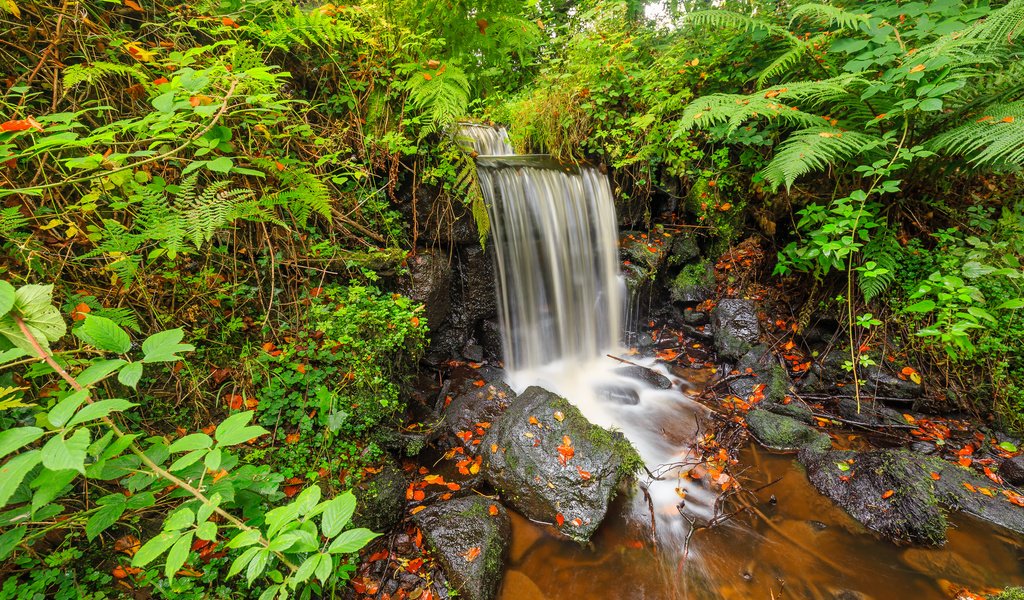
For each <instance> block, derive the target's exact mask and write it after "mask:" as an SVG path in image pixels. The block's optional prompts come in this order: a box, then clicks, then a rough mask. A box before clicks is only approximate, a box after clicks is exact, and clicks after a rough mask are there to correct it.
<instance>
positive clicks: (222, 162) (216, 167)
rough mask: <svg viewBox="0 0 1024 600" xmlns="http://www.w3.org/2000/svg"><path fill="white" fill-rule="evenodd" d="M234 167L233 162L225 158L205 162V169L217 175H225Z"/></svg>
mask: <svg viewBox="0 0 1024 600" xmlns="http://www.w3.org/2000/svg"><path fill="white" fill-rule="evenodd" d="M234 165H235V161H233V160H231V159H230V158H228V157H226V156H221V157H219V158H215V159H213V160H211V161H209V162H207V163H206V168H207V169H209V170H211V171H214V172H217V173H227V172H228V171H230V170H231V167H233V166H234Z"/></svg>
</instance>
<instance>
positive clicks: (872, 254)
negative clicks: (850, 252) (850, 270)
mask: <svg viewBox="0 0 1024 600" xmlns="http://www.w3.org/2000/svg"><path fill="white" fill-rule="evenodd" d="M862 252H863V254H864V262H873V263H875V265H877V267H878V268H879V270H877V271H876V273H877V274H875V275H874V276H872V277H865V276H863V275H861V276H860V277H858V278H857V285H858V287H860V291H861V293H862V294H863V295H864V301H865V302H871V300H872V299H874V298H877V297H878V296H879V295H880V294H881V293H882V292H884V291H885V290H886V289H888V287H889V286H890V285H892V283H893V282H894V281H896V270H897V269H898V268H899V263H900V257H901V254H902V252H903V249H902V248H901V247H900V245H899V243H898V242H897V241H896V238H895V237H894V236H893V235H892V232H891V231H889V230H886V231H884V232H881V233H879V234H876V235H875V236H874V237H873V238H872V239H871V241H870V242H868V243H867V244H866V245H865V246H864V248H863V250H862Z"/></svg>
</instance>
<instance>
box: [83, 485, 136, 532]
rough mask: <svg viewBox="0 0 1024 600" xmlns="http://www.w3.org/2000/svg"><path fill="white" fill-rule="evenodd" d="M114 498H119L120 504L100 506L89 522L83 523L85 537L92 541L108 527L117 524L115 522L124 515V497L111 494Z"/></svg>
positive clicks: (113, 503)
mask: <svg viewBox="0 0 1024 600" xmlns="http://www.w3.org/2000/svg"><path fill="white" fill-rule="evenodd" d="M112 495H114V496H120V497H121V502H112V503H110V504H107V505H105V506H101V507H100V508H99V509H98V510H97V511H96V512H95V513H93V515H92V516H91V517H89V520H88V521H86V522H85V537H86V538H88V539H89V541H92V540H93V539H94V538H95V537H96V536H98V535H99V534H101V533H103V532H104V531H106V529H107V528H108V527H110V526H111V525H113V524H114V523H117V520H118V519H120V518H121V515H123V514H124V511H125V509H127V508H128V506H127V504H126V503H125V502H124V496H123V495H121V494H112Z"/></svg>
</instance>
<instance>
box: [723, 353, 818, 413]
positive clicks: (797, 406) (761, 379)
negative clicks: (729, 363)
mask: <svg viewBox="0 0 1024 600" xmlns="http://www.w3.org/2000/svg"><path fill="white" fill-rule="evenodd" d="M736 370H737V371H739V372H740V374H746V373H749V375H746V376H744V377H739V378H738V379H733V380H732V381H730V382H729V384H728V385H729V391H730V393H732V394H733V395H735V396H738V397H740V398H742V399H744V400H747V399H749V398H750V397H751V396H752V395H753V394H754V391H755V390H756V389H758V388H759V387H760V386H763V387H760V389H761V394H762V395H763V396H764V397H763V398H762V399H761V401H760V402H761V403H760V404H759V408H763V409H765V410H769V411H771V412H773V413H775V414H779V415H784V416H788V417H792V418H794V419H797V420H798V421H803V422H805V423H810V422H811V420H812V419H813V416H814V415H813V414H812V413H811V409H809V408H807V406H806V405H805V404H804V403H803V402H800V401H798V400H793V398H792V396H791V395H790V391H791V390H790V388H791V387H792V384H793V381H792V379H791V378H790V377H789V372H787V371H786V369H784V368H783V367H782V365H780V364H779V362H778V360H777V359H776V357H775V355H774V354H773V353H771V352H769V351H768V348H767V347H766V346H764V345H763V344H758V345H757V346H754V347H753V348H751V350H750V351H749V352H747V353H746V354H744V355H743V357H742V358H740V361H739V363H737V365H736ZM787 398H788V400H787Z"/></svg>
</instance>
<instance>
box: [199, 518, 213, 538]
mask: <svg viewBox="0 0 1024 600" xmlns="http://www.w3.org/2000/svg"><path fill="white" fill-rule="evenodd" d="M196 537H198V538H199V539H201V540H207V541H213V540H215V539H217V524H216V523H214V522H213V521H206V522H204V523H200V524H199V527H197V528H196Z"/></svg>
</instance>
